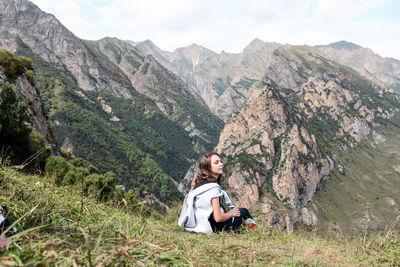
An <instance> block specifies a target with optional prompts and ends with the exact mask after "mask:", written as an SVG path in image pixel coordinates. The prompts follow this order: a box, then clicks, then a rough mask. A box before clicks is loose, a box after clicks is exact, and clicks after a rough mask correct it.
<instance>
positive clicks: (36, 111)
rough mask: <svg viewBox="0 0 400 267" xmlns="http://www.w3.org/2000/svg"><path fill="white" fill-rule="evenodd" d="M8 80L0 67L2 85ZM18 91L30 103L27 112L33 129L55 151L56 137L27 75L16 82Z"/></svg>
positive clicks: (0, 82)
mask: <svg viewBox="0 0 400 267" xmlns="http://www.w3.org/2000/svg"><path fill="white" fill-rule="evenodd" d="M6 80H7V77H6V75H5V74H4V72H3V69H2V67H0V85H1V84H2V83H3V82H5V81H6ZM15 85H16V90H17V91H18V92H19V93H20V94H21V95H22V96H23V97H24V98H25V101H26V102H27V103H29V106H28V109H27V112H28V113H29V117H30V119H31V125H30V126H31V127H32V128H33V129H35V130H36V131H38V132H39V133H40V134H41V135H42V136H43V137H44V140H45V142H46V144H47V145H49V146H51V147H52V148H53V150H54V149H55V148H56V143H55V140H54V137H53V135H52V133H51V131H50V129H49V123H48V118H47V114H46V112H45V109H44V107H43V104H42V102H41V100H40V97H39V94H38V92H37V90H36V87H35V86H34V84H32V83H31V81H29V80H28V78H27V77H26V75H25V74H22V75H21V76H19V77H18V78H17V80H16V81H15Z"/></svg>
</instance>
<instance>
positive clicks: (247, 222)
mask: <svg viewBox="0 0 400 267" xmlns="http://www.w3.org/2000/svg"><path fill="white" fill-rule="evenodd" d="M243 225H244V226H247V227H250V228H252V229H254V228H257V224H256V222H255V221H254V220H253V219H252V218H247V219H246V220H244V222H243Z"/></svg>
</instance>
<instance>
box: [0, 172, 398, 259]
mask: <svg viewBox="0 0 400 267" xmlns="http://www.w3.org/2000/svg"><path fill="white" fill-rule="evenodd" d="M0 178H1V180H2V181H1V183H0V184H1V186H0V203H2V205H7V206H8V207H9V208H10V210H12V214H11V215H12V216H13V217H14V218H21V217H23V216H24V215H25V216H24V217H23V218H22V219H21V220H20V221H19V222H18V224H17V227H18V228H19V229H20V231H23V230H25V231H23V232H21V234H19V235H17V236H14V237H13V238H12V241H13V243H11V244H10V245H8V246H7V247H3V248H0V265H2V266H3V265H5V266H7V265H23V264H26V265H29V264H31V265H49V264H51V265H65V266H71V265H72V266H77V265H89V266H101V265H124V264H127V265H133V264H136V265H196V266H209V265H219V264H224V265H231V266H236V265H237V266H247V265H253V266H268V265H274V266H275V265H276V266H329V265H330V266H337V265H344V266H349V265H350V266H355V265H364V266H367V265H379V264H382V263H387V264H400V245H399V243H398V242H397V239H394V238H395V236H393V235H389V237H388V238H387V239H386V240H383V241H382V244H381V245H379V242H380V240H382V238H381V239H378V238H368V239H366V240H365V241H364V242H360V241H359V240H358V241H357V239H355V240H353V241H351V240H347V239H340V240H332V239H331V240H329V239H324V238H321V237H318V236H316V235H314V234H308V235H303V234H301V233H295V234H286V233H282V232H279V231H268V230H265V229H264V228H263V226H262V225H260V227H259V228H258V229H257V230H250V229H245V230H243V231H242V232H241V233H239V234H232V233H220V234H214V235H203V234H189V233H185V232H184V231H183V230H182V229H181V228H179V227H178V226H177V225H176V221H177V216H178V212H179V209H178V208H176V209H175V210H174V211H172V212H171V213H170V214H169V215H168V216H166V217H164V218H160V217H159V216H158V215H153V216H152V217H150V218H144V217H142V216H141V215H139V214H129V213H127V212H126V211H124V205H123V204H122V203H108V204H107V205H105V204H102V203H96V202H95V201H94V200H92V199H90V198H81V196H80V194H79V186H75V187H56V186H54V184H53V181H52V179H51V178H47V177H40V176H34V175H24V174H21V173H18V172H16V171H14V170H12V169H10V168H4V167H3V168H1V169H0ZM38 182H40V184H38ZM32 209H33V212H32V213H29V211H30V210H32ZM36 226H41V227H42V228H40V229H36V230H35V229H34V227H36ZM396 238H397V237H396Z"/></svg>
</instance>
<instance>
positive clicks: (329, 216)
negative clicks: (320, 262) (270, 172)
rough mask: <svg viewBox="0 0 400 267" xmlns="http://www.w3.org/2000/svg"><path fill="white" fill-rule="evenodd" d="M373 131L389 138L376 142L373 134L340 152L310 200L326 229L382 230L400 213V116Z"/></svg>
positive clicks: (349, 232) (355, 232)
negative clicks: (321, 184) (332, 168)
mask: <svg viewBox="0 0 400 267" xmlns="http://www.w3.org/2000/svg"><path fill="white" fill-rule="evenodd" d="M373 131H375V132H376V133H378V134H380V135H381V136H384V138H385V139H386V140H385V142H383V143H380V144H376V143H375V142H374V139H373V137H372V135H371V134H370V135H369V136H368V137H367V138H366V139H364V140H363V141H362V142H361V143H360V144H358V146H357V147H355V148H350V149H348V150H346V151H341V152H338V153H336V160H335V162H336V163H335V164H336V168H335V169H334V170H333V171H332V172H331V173H330V174H329V175H328V177H327V178H325V180H324V181H323V186H322V190H321V191H319V192H318V193H317V194H316V195H315V196H314V198H313V200H312V202H311V203H310V204H309V207H311V208H312V209H313V210H314V211H315V212H316V214H317V216H318V219H319V222H320V225H319V226H320V227H321V228H322V229H323V230H324V231H326V230H332V229H333V230H335V231H339V232H342V233H345V234H360V233H362V232H363V231H364V229H365V228H366V227H367V228H368V231H370V232H371V231H382V230H384V229H386V228H388V227H389V226H390V225H391V224H392V222H393V221H394V220H395V219H396V216H398V215H399V207H400V195H399V190H400V185H399V182H400V139H399V136H400V116H399V115H398V114H397V115H396V116H395V117H394V118H393V119H391V120H390V122H386V123H385V124H384V125H381V126H380V127H376V128H374V129H373ZM340 165H341V166H342V167H339V166H340ZM367 221H368V223H367ZM397 229H400V226H397Z"/></svg>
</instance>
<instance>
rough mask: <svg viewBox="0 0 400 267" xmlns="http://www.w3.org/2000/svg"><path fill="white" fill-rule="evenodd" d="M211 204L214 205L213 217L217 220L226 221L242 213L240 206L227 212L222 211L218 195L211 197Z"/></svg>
mask: <svg viewBox="0 0 400 267" xmlns="http://www.w3.org/2000/svg"><path fill="white" fill-rule="evenodd" d="M211 205H212V207H213V217H214V220H215V221H216V222H225V221H227V220H229V219H230V218H232V217H236V216H239V215H240V211H239V209H238V208H233V209H231V210H230V211H228V212H227V213H222V212H221V206H220V205H219V198H218V197H216V198H213V199H211Z"/></svg>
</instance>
